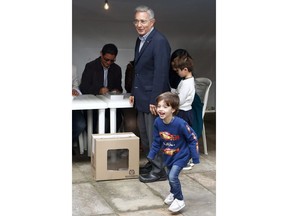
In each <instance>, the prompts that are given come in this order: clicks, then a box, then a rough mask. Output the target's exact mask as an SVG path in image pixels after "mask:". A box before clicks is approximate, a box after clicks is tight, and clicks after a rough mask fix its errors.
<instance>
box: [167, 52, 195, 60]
mask: <svg viewBox="0 0 288 216" xmlns="http://www.w3.org/2000/svg"><path fill="white" fill-rule="evenodd" d="M179 56H186V57H190V58H192V57H191V56H190V55H189V53H188V51H187V50H185V49H176V50H175V51H174V52H173V53H172V55H171V58H170V62H172V61H173V60H174V59H175V58H176V57H179Z"/></svg>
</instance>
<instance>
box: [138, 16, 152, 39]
mask: <svg viewBox="0 0 288 216" xmlns="http://www.w3.org/2000/svg"><path fill="white" fill-rule="evenodd" d="M154 23H155V19H149V14H148V13H147V12H136V14H135V18H134V25H135V28H136V31H137V32H138V34H139V35H140V36H143V35H145V34H147V33H148V32H149V31H150V30H151V28H152V27H153V26H154Z"/></svg>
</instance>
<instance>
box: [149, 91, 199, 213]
mask: <svg viewBox="0 0 288 216" xmlns="http://www.w3.org/2000/svg"><path fill="white" fill-rule="evenodd" d="M178 109H179V97H178V95H177V94H174V93H171V92H165V93H163V94H161V95H159V96H158V97H157V99H156V110H157V114H158V115H159V116H158V117H157V118H156V119H155V121H154V131H153V143H152V147H151V149H150V152H149V154H148V156H147V158H148V160H149V161H150V162H151V163H153V159H154V158H155V156H156V155H157V153H158V152H159V151H162V152H163V157H164V164H165V166H166V168H167V176H168V180H169V185H170V194H169V195H168V196H167V197H166V199H165V200H164V203H166V204H168V205H170V207H169V208H168V209H169V210H170V211H172V212H178V211H180V210H181V209H183V208H184V207H185V203H184V199H183V194H182V190H181V183H180V181H179V174H180V172H181V170H182V169H183V167H185V166H186V165H187V162H188V161H189V160H190V159H191V158H192V160H193V163H194V164H198V163H199V162H200V161H199V150H198V140H197V136H196V134H195V132H194V130H193V129H192V128H191V127H190V126H189V124H188V123H187V122H186V121H184V120H183V119H182V118H179V117H177V116H176V113H177V112H178Z"/></svg>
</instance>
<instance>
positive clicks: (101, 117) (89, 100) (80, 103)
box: [72, 94, 108, 157]
mask: <svg viewBox="0 0 288 216" xmlns="http://www.w3.org/2000/svg"><path fill="white" fill-rule="evenodd" d="M107 108H108V106H107V103H106V102H104V101H103V100H101V99H99V98H98V97H96V96H95V95H90V94H85V95H79V96H77V97H74V98H73V100H72V110H87V140H88V156H89V157H90V156H91V148H92V132H93V112H92V110H93V109H97V110H98V133H99V134H104V133H105V109H107Z"/></svg>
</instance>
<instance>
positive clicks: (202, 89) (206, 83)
mask: <svg viewBox="0 0 288 216" xmlns="http://www.w3.org/2000/svg"><path fill="white" fill-rule="evenodd" d="M211 85H212V81H211V80H210V79H208V78H205V77H198V78H195V90H196V93H197V94H198V95H199V97H200V99H201V101H202V103H203V110H202V118H203V117H204V115H205V111H206V107H207V102H208V96H209V90H210V87H211Z"/></svg>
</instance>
